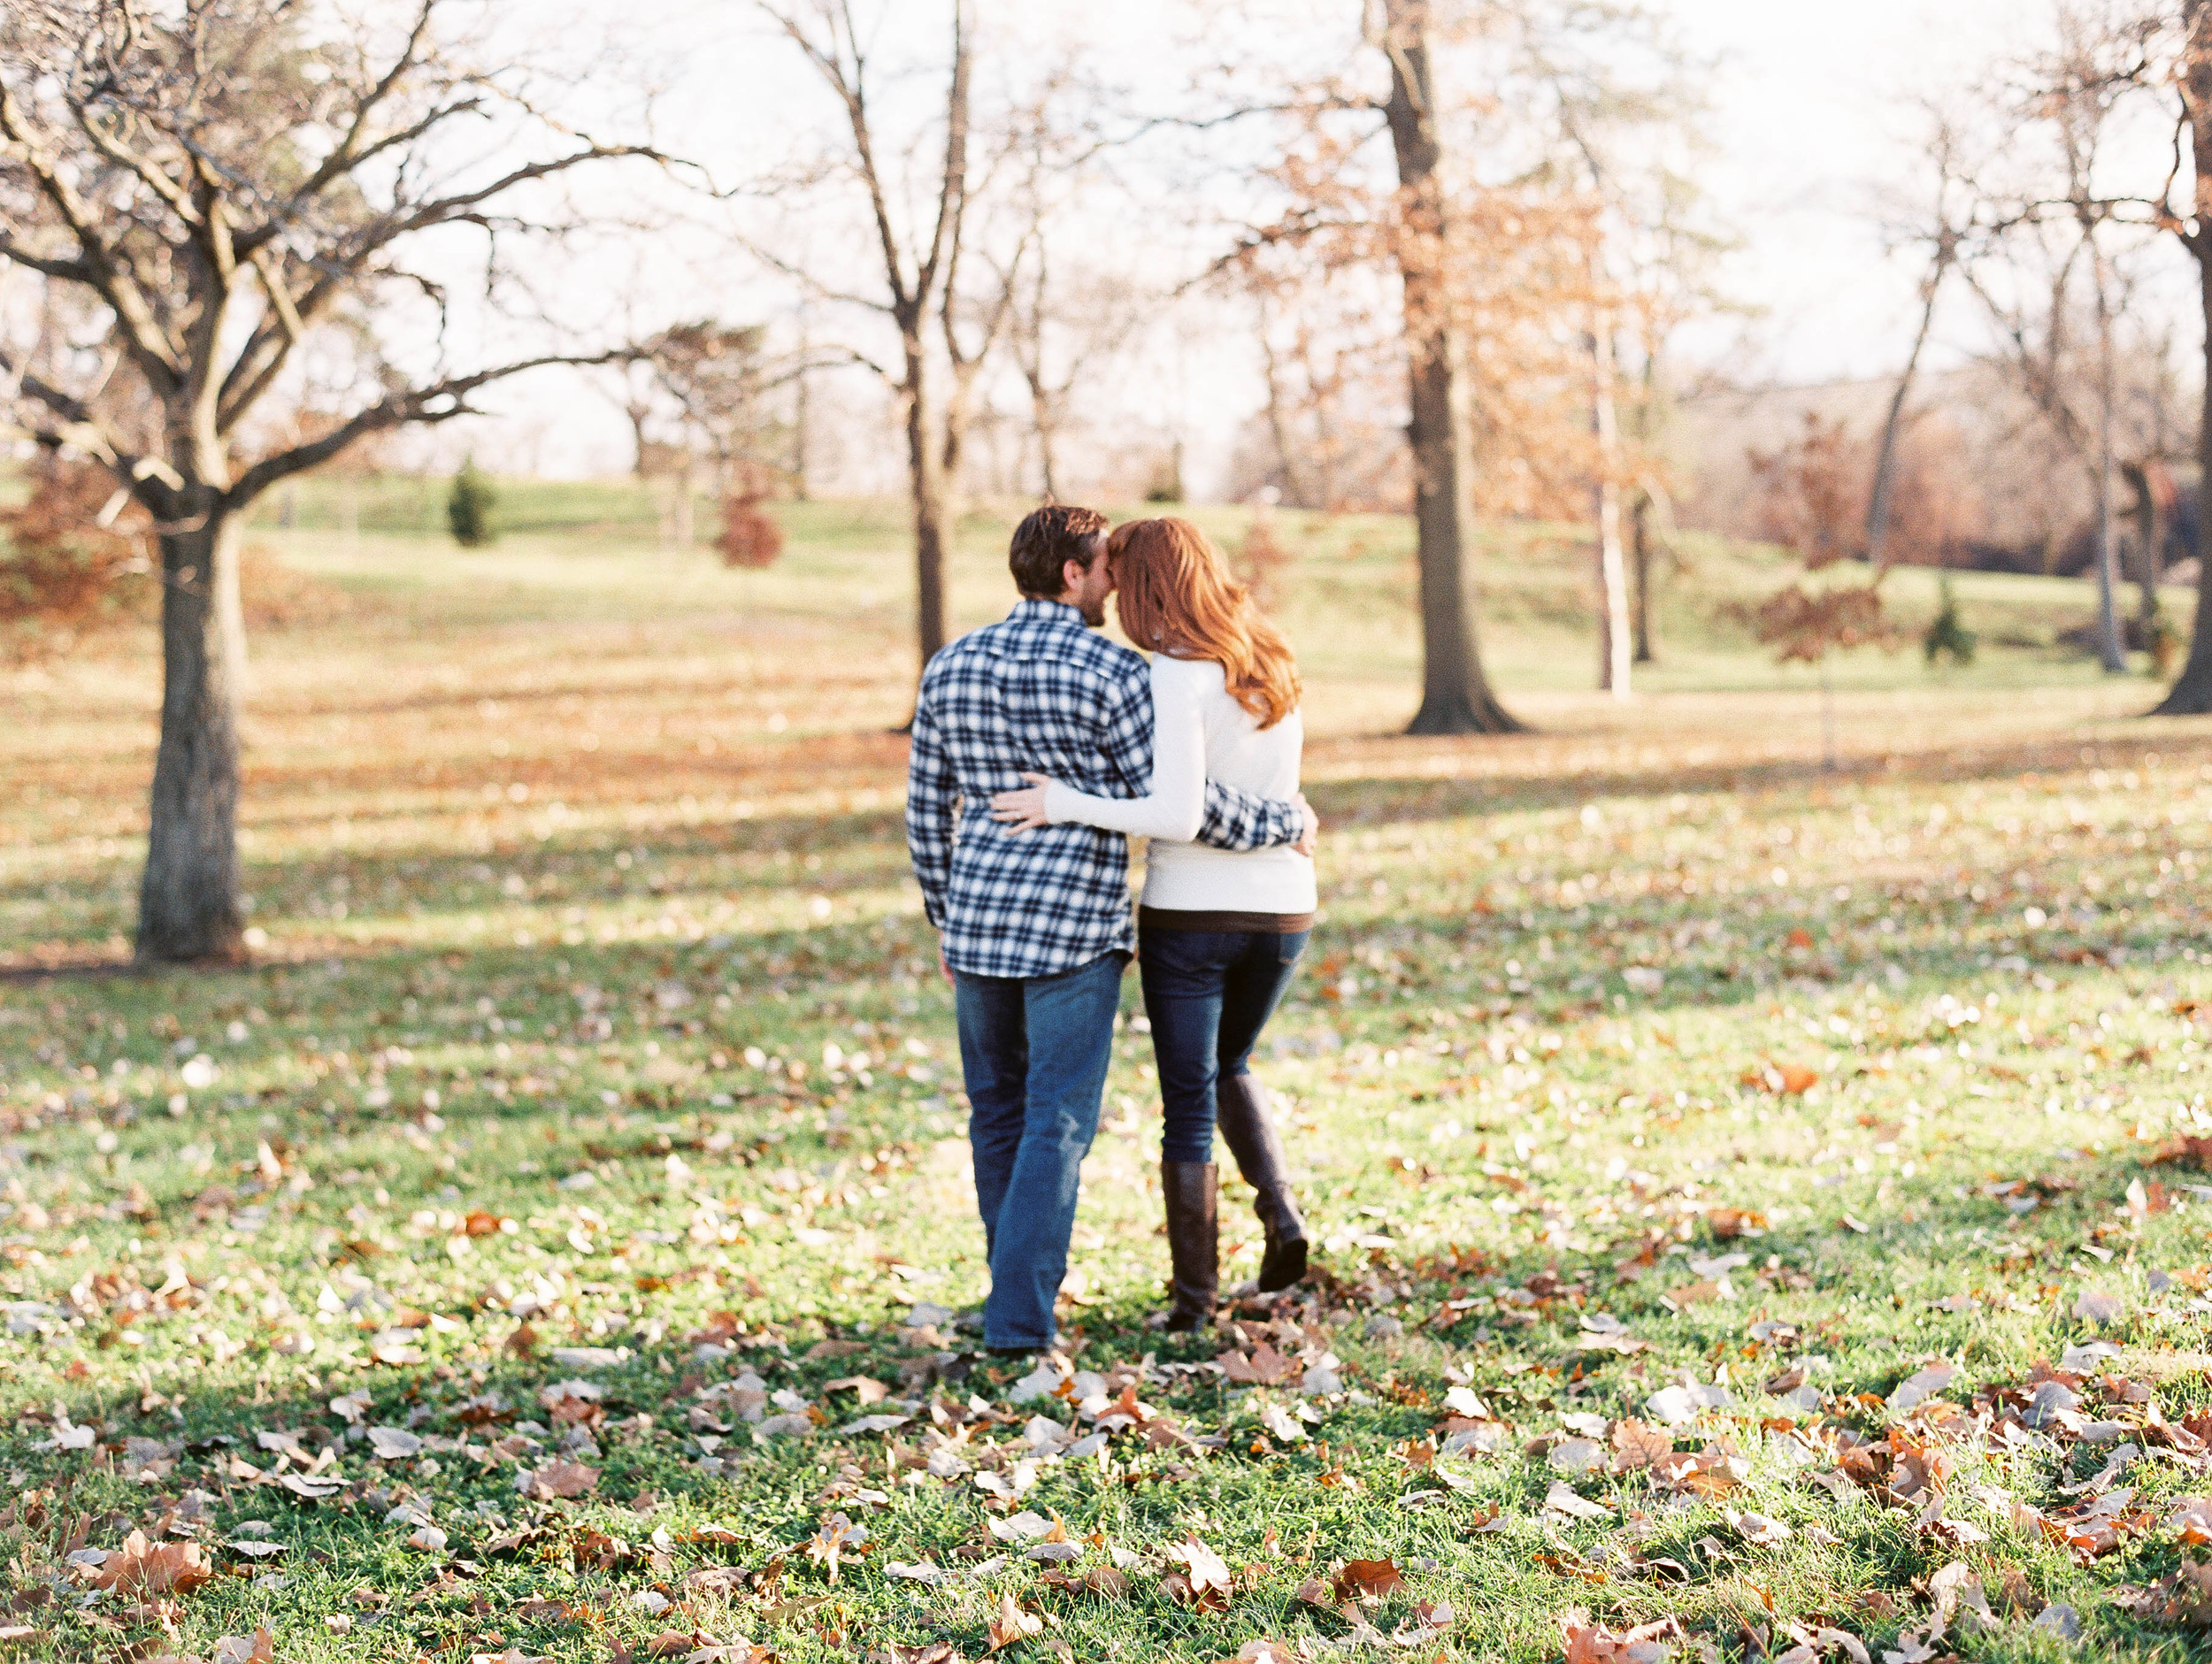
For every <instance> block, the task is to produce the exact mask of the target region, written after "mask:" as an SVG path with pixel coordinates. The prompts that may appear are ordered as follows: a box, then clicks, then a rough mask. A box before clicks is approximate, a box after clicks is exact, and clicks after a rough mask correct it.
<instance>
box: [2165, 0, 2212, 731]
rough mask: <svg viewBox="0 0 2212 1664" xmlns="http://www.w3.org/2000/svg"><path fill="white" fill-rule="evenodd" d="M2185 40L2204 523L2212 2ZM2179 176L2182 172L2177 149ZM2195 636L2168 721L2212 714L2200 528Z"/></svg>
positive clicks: (2198, 4) (2210, 611)
mask: <svg viewBox="0 0 2212 1664" xmlns="http://www.w3.org/2000/svg"><path fill="white" fill-rule="evenodd" d="M2181 26H2182V41H2181V47H2180V51H2179V53H2178V55H2177V56H2178V60H2179V61H2178V64H2177V74H2176V77H2175V79H2176V81H2177V82H2178V83H2179V86H2180V91H2181V122H2180V134H2179V135H2177V136H2180V137H2185V138H2186V140H2187V148H2188V152H2189V160H2190V164H2191V166H2192V170H2193V185H2192V188H2191V192H2190V196H2189V201H2188V203H2187V204H2186V205H2185V206H2176V205H2174V204H2173V200H2172V199H2173V188H2174V181H2173V180H2168V181H2167V183H2166V187H2165V189H2164V190H2163V191H2162V193H2161V196H2160V201H2159V203H2158V206H2159V209H2160V211H2161V214H2160V219H2161V222H2162V224H2163V225H2165V226H2166V227H2167V228H2168V229H2169V230H2170V231H2172V232H2173V234H2175V235H2176V236H2177V237H2178V238H2179V239H2180V240H2181V244H2182V247H2184V248H2185V249H2188V251H2189V254H2190V257H2191V258H2192V259H2193V260H2194V261H2195V262H2196V265H2197V280H2198V285H2199V291H2200V297H2201V305H2202V311H2203V315H2204V324H2205V332H2206V333H2205V338H2204V368H2205V377H2204V405H2203V409H2202V410H2201V412H2200V417H2199V420H2198V426H2197V468H2198V475H2197V477H2198V479H2199V481H2200V484H2199V486H2198V487H2197V491H2198V502H2199V503H2200V508H2199V511H2198V516H2199V524H2200V525H2201V524H2202V518H2203V510H2202V506H2201V505H2202V504H2203V503H2204V502H2206V500H2207V498H2208V495H2212V493H2208V492H2207V490H2206V487H2205V485H2204V484H2203V483H2201V482H2205V481H2212V0H2182V6H2181ZM2175 149H2176V151H2177V154H2176V157H2175V173H2177V174H2178V173H2179V172H2180V157H2179V154H2178V152H2179V150H2180V149H2181V146H2180V145H2179V144H2178V143H2177V145H2176V147H2175ZM2197 541H2198V545H2199V551H2198V560H2197V611H2196V621H2195V631H2194V633H2193V635H2192V637H2191V638H2190V641H2189V656H2188V658H2187V660H2186V661H2185V663H2183V664H2182V667H2181V674H2180V675H2179V676H2177V677H2176V678H2175V679H2174V684H2173V686H2171V687H2170V688H2168V689H2167V690H2166V697H2165V699H2164V700H2163V701H2162V702H2160V704H2159V706H2158V708H2157V712H2156V714H2157V715H2159V716H2162V717H2185V716H2200V715H2202V714H2203V713H2204V712H2206V711H2212V548H2208V547H2206V545H2207V543H2208V540H2207V539H2206V537H2205V536H2204V533H2202V531H2201V530H2200V532H2199V533H2198V539H2197Z"/></svg>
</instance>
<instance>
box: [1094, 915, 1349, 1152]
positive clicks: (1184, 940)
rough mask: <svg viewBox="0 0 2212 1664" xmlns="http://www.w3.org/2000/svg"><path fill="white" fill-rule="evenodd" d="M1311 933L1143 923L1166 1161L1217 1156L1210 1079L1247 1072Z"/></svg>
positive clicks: (1142, 967)
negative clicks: (1191, 928) (1175, 927)
mask: <svg viewBox="0 0 2212 1664" xmlns="http://www.w3.org/2000/svg"><path fill="white" fill-rule="evenodd" d="M1310 934H1311V932H1307V931H1300V932H1297V933H1296V934H1295V935H1289V936H1286V935H1283V934H1281V933H1279V932H1273V931H1172V930H1159V929H1156V928H1151V927H1141V928H1140V930H1139V932H1138V943H1139V953H1138V955H1137V970H1138V974H1139V976H1140V978H1141V980H1142V981H1143V984H1144V1011H1145V1016H1147V1017H1148V1018H1149V1019H1150V1021H1151V1024H1152V1052H1153V1055H1154V1057H1155V1058H1156V1059H1157V1060H1158V1063H1159V1069H1160V1101H1161V1104H1162V1106H1163V1108H1164V1109H1165V1111H1166V1121H1167V1125H1166V1128H1165V1130H1164V1131H1163V1133H1162V1134H1161V1139H1160V1159H1161V1160H1162V1161H1164V1162H1210V1161H1212V1160H1213V1159H1214V1083H1215V1082H1216V1081H1217V1080H1219V1079H1220V1078H1221V1077H1223V1076H1224V1075H1232V1076H1233V1075H1241V1074H1243V1073H1244V1072H1245V1065H1246V1064H1247V1062H1249V1060H1250V1058H1251V1055H1252V1046H1253V1043H1254V1042H1255V1041H1256V1040H1257V1039H1259V1038H1260V1030H1261V1029H1263V1027H1265V1026H1266V1024H1267V1019H1268V1018H1269V1017H1270V1016H1272V1015H1273V1013H1274V1010H1275V1003H1276V1001H1279V1000H1280V999H1281V998H1282V997H1283V990H1284V988H1285V987H1286V986H1287V985H1289V982H1290V973H1291V972H1292V970H1294V969H1295V968H1296V966H1297V963H1298V955H1300V954H1301V953H1302V952H1304V951H1305V946H1306V939H1307V937H1308V936H1309V935H1310Z"/></svg>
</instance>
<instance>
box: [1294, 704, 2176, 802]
mask: <svg viewBox="0 0 2212 1664" xmlns="http://www.w3.org/2000/svg"><path fill="white" fill-rule="evenodd" d="M1375 737H1376V738H1379V739H1380V738H1404V737H1403V736H1396V735H1388V736H1385V735H1378V736H1375ZM1547 737H1549V738H1558V737H1560V736H1559V735H1557V734H1553V735H1550V736H1547ZM1591 737H1592V738H1593V739H1606V740H1619V739H1620V738H1621V736H1619V735H1617V734H1613V733H1610V732H1608V733H1604V734H1598V733H1593V734H1592V736H1591ZM1405 743H1406V745H1407V746H1408V747H1409V748H1413V747H1417V746H1418V747H1422V748H1434V747H1435V743H1436V742H1434V741H1432V740H1411V739H1407V740H1405ZM1463 743H1465V744H1468V745H1471V746H1477V745H1486V744H1491V743H1496V742H1492V741H1484V740H1471V741H1466V742H1463ZM1505 743H1508V744H1510V743H1514V742H1512V741H1507V742H1505ZM2149 749H2154V750H2156V751H2157V753H2158V754H2159V755H2160V756H2161V757H2162V758H2164V759H2165V760H2166V761H2167V762H2168V763H2195V764H2197V765H2198V766H2200V767H2202V766H2204V765H2206V764H2208V763H2212V729H2206V728H2202V727H2200V726H2197V725H2192V726H2191V727H2188V728H2161V727H2147V728H2145V729H2144V730H2142V731H2141V734H2140V739H2139V740H2136V739H2135V738H2133V737H2131V739H2129V740H2114V739H2111V738H2108V737H2101V738H2098V739H2093V740H2078V739H2062V738H2053V739H2050V740H2041V741H2024V742H2020V743H2017V744H2010V745H1999V746H1992V745H1981V744H1977V745H1971V746H1961V747H1958V748H1947V749H1943V750H1936V751H1919V752H1909V753H1900V754H1897V755H1893V756H1890V757H1883V758H1872V759H1870V758H1865V757H1847V758H1845V759H1843V760H1842V761H1841V762H1840V763H1839V766H1838V767H1837V768H1836V769H1834V770H1832V771H1831V770H1828V769H1824V768H1823V767H1822V765H1821V764H1820V763H1818V762H1817V761H1812V760H1804V759H1783V760H1776V761H1772V762H1765V763H1759V762H1748V763H1705V764H1684V765H1682V766H1680V767H1674V768H1667V769H1654V768H1648V767H1631V766H1625V765H1624V766H1609V765H1607V764H1605V763H1593V764H1592V765H1590V766H1588V767H1586V768H1582V769H1578V770H1574V771H1567V772H1563V773H1557V774H1553V775H1550V776H1548V777H1546V778H1540V779H1538V778H1526V777H1523V776H1517V775H1515V774H1512V773H1507V772H1501V773H1497V774H1486V775H1483V776H1480V777H1479V778H1470V779H1422V778H1392V777H1389V776H1386V775H1385V776H1378V777H1375V778H1363V779H1351V780H1322V781H1317V782H1315V783H1314V784H1312V785H1310V786H1308V787H1307V794H1308V795H1309V796H1310V798H1311V799H1312V800H1313V802H1314V806H1315V807H1316V808H1317V809H1319V810H1320V811H1321V815H1322V818H1323V821H1324V824H1330V825H1343V824H1351V825H1373V824H1385V823H1388V822H1393V821H1419V820H1448V819H1457V818H1461V817H1466V816H1470V815H1478V814H1483V813H1490V812H1496V811H1501V810H1508V811H1509V810H1516V809H1558V808H1563V807H1566V806H1569V805H1578V804H1582V803H1586V802H1587V801H1590V799H1591V798H1592V797H1594V796H1600V795H1610V796H1624V797H1669V796H1675V795H1681V796H1701V797H1713V796H1722V795H1730V794H1756V793H1763V792H1777V791H1784V790H1790V789H1802V788H1806V787H1810V786H1837V787H1847V786H1861V785H1867V784H1873V785H1880V786H1891V785H1895V786H1913V785H1918V786H1962V785H1971V784H1987V783H1990V782H1992V781H1996V780H2001V779H2017V778H2021V777H2023V776H2030V775H2039V774H2041V773H2043V772H2046V771H2054V770H2055V771H2073V770H2076V769H2085V768H2099V767H2108V766H2109V767H2124V766H2126V765H2128V764H2129V763H2132V762H2133V761H2134V760H2135V759H2136V758H2137V757H2139V755H2141V754H2142V752H2143V751H2145V750H2149ZM1324 755H1325V753H1324Z"/></svg>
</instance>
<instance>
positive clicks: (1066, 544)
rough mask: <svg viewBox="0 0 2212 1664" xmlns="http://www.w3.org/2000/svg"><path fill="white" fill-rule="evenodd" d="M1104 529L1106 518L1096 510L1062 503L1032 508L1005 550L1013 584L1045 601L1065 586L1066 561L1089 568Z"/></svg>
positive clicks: (1086, 569)
mask: <svg viewBox="0 0 2212 1664" xmlns="http://www.w3.org/2000/svg"><path fill="white" fill-rule="evenodd" d="M1105 529H1106V517H1105V516H1104V515H1102V514H1101V513H1100V512H1099V511H1098V510H1096V509H1079V508H1076V507H1074V506H1073V505H1072V504H1071V503H1065V502H1048V503H1047V504H1045V506H1044V507H1043V508H1041V509H1032V510H1030V511H1029V512H1028V514H1026V515H1025V516H1024V517H1023V518H1022V523H1021V524H1020V525H1018V526H1016V527H1015V528H1014V541H1013V546H1012V547H1011V548H1009V549H1008V550H1007V553H1006V567H1007V570H1008V571H1010V572H1012V573H1013V574H1014V587H1016V588H1017V589H1018V590H1020V591H1021V592H1022V594H1025V595H1033V596H1037V597H1040V598H1041V599H1044V600H1050V599H1051V598H1052V597H1053V596H1055V595H1057V594H1059V593H1060V592H1061V591H1062V590H1063V589H1064V588H1065V587H1067V585H1066V582H1065V580H1064V579H1063V578H1062V576H1061V574H1062V572H1063V571H1064V570H1065V568H1066V566H1067V564H1068V562H1070V561H1073V562H1074V563H1075V564H1077V565H1079V566H1080V567H1082V568H1083V569H1084V570H1085V571H1089V570H1090V566H1091V563H1092V562H1093V561H1094V560H1096V559H1097V558H1098V557H1099V556H1100V554H1101V552H1102V548H1103V545H1102V544H1101V543H1100V542H1098V541H1097V539H1098V534H1099V533H1102V532H1103V531H1104V530H1105Z"/></svg>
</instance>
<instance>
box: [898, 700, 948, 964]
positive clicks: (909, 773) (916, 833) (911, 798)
mask: <svg viewBox="0 0 2212 1664" xmlns="http://www.w3.org/2000/svg"><path fill="white" fill-rule="evenodd" d="M929 693H930V690H929V686H928V684H927V683H926V682H925V683H924V684H923V686H922V691H921V693H920V694H919V695H918V697H917V698H916V700H915V702H914V727H913V732H912V748H911V750H910V752H909V754H908V757H907V764H906V851H907V855H908V856H909V857H910V859H911V860H912V861H913V863H914V877H915V879H916V880H917V881H918V883H919V884H920V885H921V886H922V910H923V912H924V913H926V914H927V915H928V916H929V922H930V923H931V924H933V925H935V926H936V927H937V928H938V929H939V930H942V929H944V927H945V893H946V891H947V890H948V889H949V887H950V886H951V883H952V840H953V832H954V829H955V827H956V825H957V824H958V816H959V812H960V783H959V781H958V779H957V778H956V777H955V775H954V774H953V771H952V765H951V762H950V760H949V758H948V757H947V756H946V755H945V748H944V740H943V739H942V737H941V734H940V733H939V732H938V727H937V718H936V715H935V712H934V711H933V709H931V705H930V698H929Z"/></svg>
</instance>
